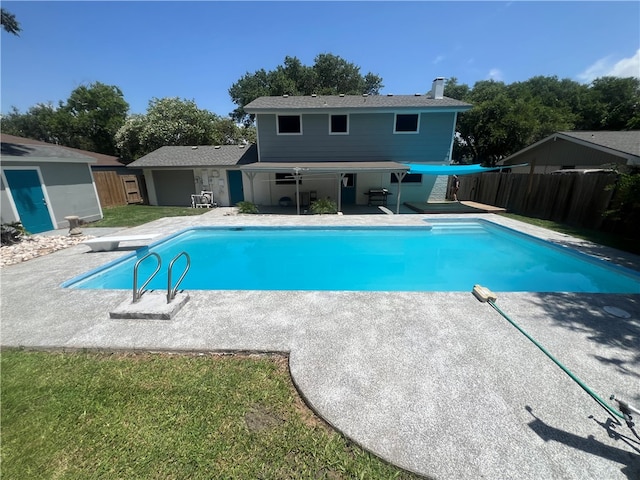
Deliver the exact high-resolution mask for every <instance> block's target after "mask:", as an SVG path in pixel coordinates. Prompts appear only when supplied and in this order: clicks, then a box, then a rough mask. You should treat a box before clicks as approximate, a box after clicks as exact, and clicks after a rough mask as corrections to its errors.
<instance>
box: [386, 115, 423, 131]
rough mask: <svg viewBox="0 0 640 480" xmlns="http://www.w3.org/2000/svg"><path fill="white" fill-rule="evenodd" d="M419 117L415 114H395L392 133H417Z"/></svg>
mask: <svg viewBox="0 0 640 480" xmlns="http://www.w3.org/2000/svg"><path fill="white" fill-rule="evenodd" d="M419 126H420V115H419V114H417V113H410V114H404V113H396V123H395V128H394V130H393V133H418V128H419Z"/></svg>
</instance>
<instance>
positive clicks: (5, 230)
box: [0, 222, 26, 245]
mask: <svg viewBox="0 0 640 480" xmlns="http://www.w3.org/2000/svg"><path fill="white" fill-rule="evenodd" d="M0 228H1V233H2V245H13V244H14V243H18V242H20V241H21V240H22V237H23V236H24V234H25V233H26V231H25V229H24V227H23V226H22V223H20V222H13V223H3V224H2V225H1V226H0Z"/></svg>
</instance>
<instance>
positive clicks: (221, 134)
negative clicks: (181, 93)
mask: <svg viewBox="0 0 640 480" xmlns="http://www.w3.org/2000/svg"><path fill="white" fill-rule="evenodd" d="M115 140H116V144H117V147H118V149H119V151H120V154H121V156H122V157H123V158H124V159H125V160H135V159H137V158H140V157H141V156H143V155H146V154H148V153H150V152H153V151H154V150H156V149H158V148H160V147H163V146H167V145H172V146H176V145H232V144H236V143H240V142H244V141H255V131H254V129H253V127H251V128H240V127H238V126H237V125H236V124H235V123H234V122H233V120H231V119H230V118H222V117H219V116H218V115H216V114H214V113H212V112H209V111H208V110H204V109H200V108H198V106H197V105H196V103H195V102H194V101H193V100H186V99H181V98H178V97H176V98H161V99H158V98H153V99H151V101H149V106H148V108H147V113H146V114H145V115H132V116H130V117H129V118H128V119H127V120H126V122H125V123H124V125H122V127H121V128H120V129H119V130H118V132H117V133H116V135H115Z"/></svg>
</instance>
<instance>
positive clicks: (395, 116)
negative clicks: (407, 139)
mask: <svg viewBox="0 0 640 480" xmlns="http://www.w3.org/2000/svg"><path fill="white" fill-rule="evenodd" d="M398 115H417V116H418V124H417V125H416V130H415V131H410V132H404V131H400V132H399V131H397V130H396V126H397V124H398ZM420 117H421V115H420V113H405V112H400V113H398V112H396V113H394V114H393V134H394V135H415V134H417V133H420Z"/></svg>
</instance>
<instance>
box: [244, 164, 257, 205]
mask: <svg viewBox="0 0 640 480" xmlns="http://www.w3.org/2000/svg"><path fill="white" fill-rule="evenodd" d="M244 173H245V175H246V176H247V177H249V182H250V185H251V202H252V203H256V196H255V193H254V191H253V180H254V179H255V178H256V172H244Z"/></svg>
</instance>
